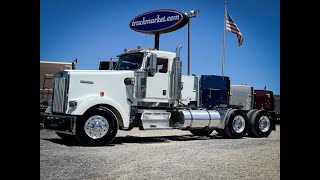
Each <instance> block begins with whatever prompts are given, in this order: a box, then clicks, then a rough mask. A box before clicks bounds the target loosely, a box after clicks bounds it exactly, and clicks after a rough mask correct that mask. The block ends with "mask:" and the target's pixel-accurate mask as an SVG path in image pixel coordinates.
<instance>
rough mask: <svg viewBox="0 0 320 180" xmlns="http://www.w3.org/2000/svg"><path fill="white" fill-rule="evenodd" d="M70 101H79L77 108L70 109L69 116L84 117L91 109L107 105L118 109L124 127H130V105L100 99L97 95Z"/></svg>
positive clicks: (108, 99) (108, 98)
mask: <svg viewBox="0 0 320 180" xmlns="http://www.w3.org/2000/svg"><path fill="white" fill-rule="evenodd" d="M70 101H77V107H75V108H72V107H69V108H68V110H67V114H70V115H83V114H84V113H85V112H86V111H87V110H88V109H89V108H91V107H93V106H95V105H98V104H106V105H110V106H113V107H114V108H115V109H117V110H118V111H119V113H120V115H121V118H122V120H123V126H124V127H129V117H130V105H129V104H128V103H126V104H120V103H119V102H117V101H115V100H114V99H112V98H110V97H100V96H97V95H91V96H86V97H82V98H78V99H70Z"/></svg>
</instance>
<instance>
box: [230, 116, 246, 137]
mask: <svg viewBox="0 0 320 180" xmlns="http://www.w3.org/2000/svg"><path fill="white" fill-rule="evenodd" d="M245 126H246V121H245V120H244V118H243V117H242V116H236V117H235V118H234V119H233V122H232V128H233V130H234V131H235V132H237V133H242V132H243V130H244V128H245Z"/></svg>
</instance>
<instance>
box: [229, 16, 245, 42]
mask: <svg viewBox="0 0 320 180" xmlns="http://www.w3.org/2000/svg"><path fill="white" fill-rule="evenodd" d="M226 30H227V31H230V32H232V33H234V34H236V35H237V38H238V45H239V46H241V44H242V42H243V37H242V34H241V32H240V29H239V28H238V26H237V25H236V23H234V21H233V20H232V18H231V16H230V15H229V12H227V22H226Z"/></svg>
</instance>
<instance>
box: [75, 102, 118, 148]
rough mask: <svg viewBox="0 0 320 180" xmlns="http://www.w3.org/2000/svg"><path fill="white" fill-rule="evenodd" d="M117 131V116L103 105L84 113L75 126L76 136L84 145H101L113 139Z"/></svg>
mask: <svg viewBox="0 0 320 180" xmlns="http://www.w3.org/2000/svg"><path fill="white" fill-rule="evenodd" d="M117 131H118V123H117V118H116V116H115V115H114V113H113V112H112V111H111V110H110V109H108V108H105V107H98V108H97V109H95V110H93V111H90V112H88V113H85V115H84V116H83V117H81V118H80V119H79V121H78V122H77V127H76V137H77V139H78V141H79V142H80V143H81V144H82V145H85V146H103V145H108V144H109V143H111V142H112V141H113V139H114V138H115V136H116V134H117Z"/></svg>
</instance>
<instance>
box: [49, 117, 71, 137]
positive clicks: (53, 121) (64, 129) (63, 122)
mask: <svg viewBox="0 0 320 180" xmlns="http://www.w3.org/2000/svg"><path fill="white" fill-rule="evenodd" d="M76 119H77V117H76V116H66V115H54V114H47V113H44V114H43V129H48V130H53V131H56V132H60V133H65V134H71V135H75V134H76Z"/></svg>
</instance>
